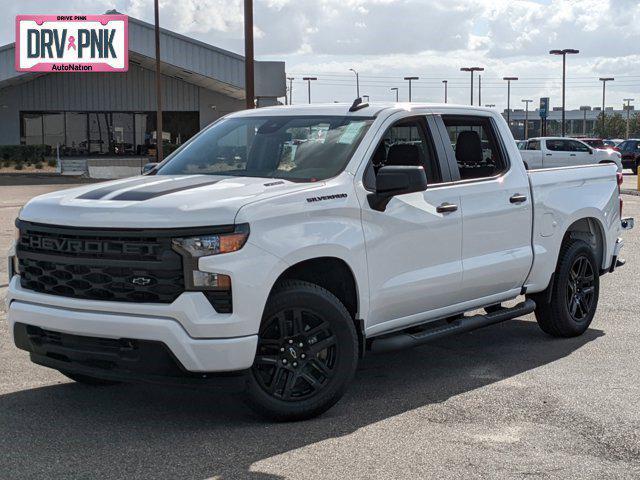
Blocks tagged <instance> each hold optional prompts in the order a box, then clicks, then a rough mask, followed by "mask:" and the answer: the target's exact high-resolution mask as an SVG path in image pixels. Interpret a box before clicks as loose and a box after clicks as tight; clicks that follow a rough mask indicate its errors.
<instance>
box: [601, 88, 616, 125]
mask: <svg viewBox="0 0 640 480" xmlns="http://www.w3.org/2000/svg"><path fill="white" fill-rule="evenodd" d="M614 80H615V78H613V77H600V81H601V82H602V136H603V137H604V136H605V134H604V129H605V128H606V126H605V125H606V123H605V120H606V119H605V114H604V109H605V95H606V91H607V82H613V81H614Z"/></svg>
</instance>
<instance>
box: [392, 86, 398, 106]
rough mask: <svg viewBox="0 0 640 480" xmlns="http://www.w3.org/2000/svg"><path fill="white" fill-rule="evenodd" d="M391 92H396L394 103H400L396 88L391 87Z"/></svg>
mask: <svg viewBox="0 0 640 480" xmlns="http://www.w3.org/2000/svg"><path fill="white" fill-rule="evenodd" d="M390 90H391V91H392V92H396V103H398V102H399V101H400V99H399V97H398V90H399V89H398V87H393V88H391V89H390Z"/></svg>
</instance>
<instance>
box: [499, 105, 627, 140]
mask: <svg viewBox="0 0 640 480" xmlns="http://www.w3.org/2000/svg"><path fill="white" fill-rule="evenodd" d="M587 108H589V110H567V111H566V113H565V122H566V126H565V130H566V134H567V136H571V137H580V136H582V137H591V136H593V135H594V130H595V127H596V124H597V121H598V119H599V118H600V119H602V117H601V114H602V107H593V108H592V107H587ZM605 113H606V115H607V116H609V115H614V114H616V113H617V114H620V115H622V117H623V118H627V110H622V109H621V110H614V109H613V108H612V107H607V108H606V109H605ZM631 114H632V115H633V114H634V109H633V105H632V106H631ZM502 116H503V117H505V119H506V117H507V111H506V110H505V111H504V112H503V114H502ZM510 117H511V131H512V132H513V136H514V137H515V138H516V139H518V140H522V139H524V132H525V128H524V122H525V111H524V109H517V110H511V115H510ZM600 121H602V120H600ZM561 123H562V108H561V107H555V108H553V109H552V111H550V112H549V115H548V117H547V135H559V134H560V132H561V128H560V127H561ZM540 128H541V120H540V112H539V111H538V110H529V137H537V136H540Z"/></svg>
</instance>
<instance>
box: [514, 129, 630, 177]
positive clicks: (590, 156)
mask: <svg viewBox="0 0 640 480" xmlns="http://www.w3.org/2000/svg"><path fill="white" fill-rule="evenodd" d="M520 154H521V155H522V159H523V160H524V161H525V162H526V164H527V166H528V168H529V169H531V170H536V169H540V168H555V167H571V166H576V165H593V164H599V163H615V164H616V165H617V166H618V171H619V172H621V171H622V160H621V155H620V153H619V152H616V151H614V150H610V149H608V150H601V149H597V148H592V147H590V146H589V145H587V144H586V143H584V142H581V141H580V140H576V139H574V138H564V137H538V138H530V139H529V140H528V141H527V144H526V145H525V146H524V148H521V149H520Z"/></svg>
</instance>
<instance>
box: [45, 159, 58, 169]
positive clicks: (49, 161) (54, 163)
mask: <svg viewBox="0 0 640 480" xmlns="http://www.w3.org/2000/svg"><path fill="white" fill-rule="evenodd" d="M57 164H58V162H57V161H56V159H55V158H50V159H49V160H47V165H49V166H50V167H55V166H56V165H57Z"/></svg>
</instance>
